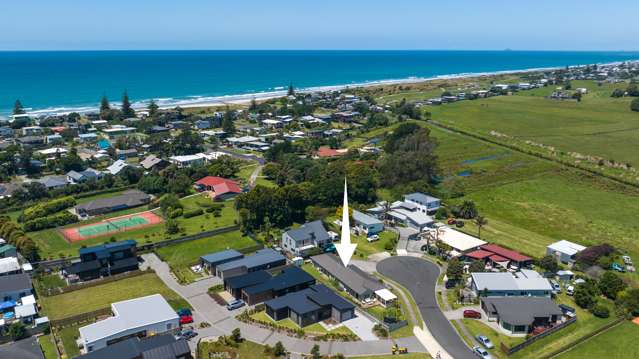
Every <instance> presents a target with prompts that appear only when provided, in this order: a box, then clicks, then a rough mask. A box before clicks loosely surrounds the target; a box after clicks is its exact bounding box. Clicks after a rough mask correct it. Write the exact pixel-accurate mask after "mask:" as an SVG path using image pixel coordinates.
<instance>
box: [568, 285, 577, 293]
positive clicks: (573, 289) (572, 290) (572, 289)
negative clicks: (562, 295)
mask: <svg viewBox="0 0 639 359" xmlns="http://www.w3.org/2000/svg"><path fill="white" fill-rule="evenodd" d="M566 294H568V295H573V294H575V287H573V286H571V285H569V286H568V288H566Z"/></svg>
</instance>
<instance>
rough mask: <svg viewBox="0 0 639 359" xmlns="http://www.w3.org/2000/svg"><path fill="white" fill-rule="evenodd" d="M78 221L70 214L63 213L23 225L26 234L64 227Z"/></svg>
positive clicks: (33, 220)
mask: <svg viewBox="0 0 639 359" xmlns="http://www.w3.org/2000/svg"><path fill="white" fill-rule="evenodd" d="M77 221H78V217H76V216H75V215H73V214H72V213H70V212H67V211H63V212H59V213H56V214H53V215H50V216H45V217H40V218H36V219H32V220H30V221H27V222H25V223H24V225H23V227H24V230H25V231H26V232H33V231H39V230H41V229H47V228H54V227H60V226H64V225H67V224H70V223H75V222H77Z"/></svg>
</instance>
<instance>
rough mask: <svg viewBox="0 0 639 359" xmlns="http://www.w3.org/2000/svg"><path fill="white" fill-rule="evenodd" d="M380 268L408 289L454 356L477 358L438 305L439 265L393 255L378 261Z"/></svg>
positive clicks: (459, 358)
mask: <svg viewBox="0 0 639 359" xmlns="http://www.w3.org/2000/svg"><path fill="white" fill-rule="evenodd" d="M377 271H378V272H379V273H380V274H381V275H383V276H385V277H388V278H390V279H392V280H394V281H396V282H397V283H399V284H401V285H402V286H404V287H405V288H406V289H408V291H409V292H410V294H411V295H412V296H413V298H414V299H415V302H416V304H417V307H418V308H419V311H420V312H421V314H422V318H423V319H424V322H425V324H426V327H427V328H428V329H429V330H430V332H431V333H432V335H433V337H434V338H435V340H436V341H437V342H438V343H439V345H441V346H442V347H443V348H445V350H446V351H447V352H448V353H449V354H450V355H451V356H453V357H454V358H455V359H476V357H475V355H474V354H473V353H472V352H471V350H470V349H469V348H468V346H466V343H464V341H463V340H462V339H461V338H460V337H459V335H458V334H457V331H456V330H455V328H454V327H453V326H452V324H450V322H449V321H448V319H446V317H445V316H444V313H442V311H441V310H440V308H439V306H438V305H437V298H436V295H437V294H436V292H435V286H436V284H437V277H438V276H439V268H438V267H437V265H435V264H433V263H430V262H428V261H426V260H423V259H421V258H416V257H404V256H402V257H391V258H388V259H385V260H383V261H381V262H379V263H378V264H377Z"/></svg>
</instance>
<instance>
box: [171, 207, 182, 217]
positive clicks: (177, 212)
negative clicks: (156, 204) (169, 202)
mask: <svg viewBox="0 0 639 359" xmlns="http://www.w3.org/2000/svg"><path fill="white" fill-rule="evenodd" d="M182 212H183V210H182V208H176V209H172V210H170V211H169V214H168V216H169V218H172V219H175V218H178V217H179V216H181V215H182Z"/></svg>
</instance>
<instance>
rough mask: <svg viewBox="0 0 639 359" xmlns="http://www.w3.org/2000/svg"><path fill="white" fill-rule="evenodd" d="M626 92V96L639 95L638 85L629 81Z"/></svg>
mask: <svg viewBox="0 0 639 359" xmlns="http://www.w3.org/2000/svg"><path fill="white" fill-rule="evenodd" d="M626 92H627V93H628V96H633V97H636V96H639V87H637V84H636V83H631V84H630V85H628V88H627V89H626Z"/></svg>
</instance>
